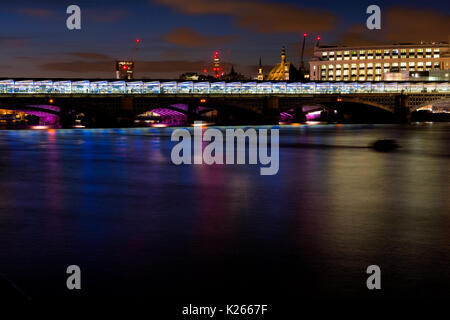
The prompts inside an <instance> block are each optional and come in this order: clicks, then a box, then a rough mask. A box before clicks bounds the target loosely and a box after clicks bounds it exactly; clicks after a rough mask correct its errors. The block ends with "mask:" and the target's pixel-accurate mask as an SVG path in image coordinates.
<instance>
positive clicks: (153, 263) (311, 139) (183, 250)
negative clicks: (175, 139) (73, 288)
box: [0, 124, 450, 297]
mask: <svg viewBox="0 0 450 320" xmlns="http://www.w3.org/2000/svg"><path fill="white" fill-rule="evenodd" d="M266 128H268V127H266ZM172 130H173V129H170V128H145V129H94V130H49V131H2V132H0V152H1V153H0V190H1V193H0V271H1V272H3V273H4V274H6V275H8V276H9V278H11V279H13V280H14V281H15V282H16V283H17V284H18V285H19V286H20V287H22V289H23V290H24V291H26V292H27V293H29V294H30V295H31V296H33V297H41V296H47V295H67V294H68V293H67V291H66V290H65V286H64V283H65V276H66V275H65V268H66V267H67V266H68V265H70V264H78V265H80V267H81V268H82V270H84V273H83V274H84V277H85V278H83V279H85V281H86V285H85V289H86V290H85V291H84V294H87V295H91V296H96V295H103V294H106V295H138V294H153V293H154V292H157V293H158V294H159V295H173V294H180V295H183V294H192V293H198V294H201V293H202V292H205V291H204V290H207V292H208V294H211V295H221V294H225V293H226V292H230V291H232V292H233V293H234V294H242V295H245V294H253V295H255V294H259V295H262V296H264V295H266V296H267V295H269V296H270V295H288V294H293V293H294V292H295V294H296V295H298V294H300V295H302V294H305V295H310V294H314V296H318V297H323V296H325V297H335V296H334V295H338V296H339V297H346V296H351V297H364V294H366V291H365V279H366V277H365V274H364V272H365V268H366V267H367V266H368V265H370V264H378V265H380V266H381V268H382V272H383V288H386V295H387V296H392V297H399V296H407V295H410V296H413V297H423V296H426V295H429V294H430V292H434V294H436V295H442V296H447V297H449V296H450V294H449V292H448V289H447V288H448V287H450V275H449V273H448V266H449V265H450V235H449V232H448V231H449V230H450V215H449V212H450V210H449V207H450V206H449V205H450V203H449V201H450V200H449V197H448V194H449V190H450V183H449V177H450V174H449V173H450V172H449V171H450V170H449V165H448V160H449V158H450V149H449V147H450V134H449V133H450V125H448V124H433V125H416V126H392V125H391V126H374V125H336V126H332V125H318V126H305V125H301V126H285V127H284V126H283V127H281V136H280V144H281V150H280V170H279V173H278V175H276V176H260V175H259V166H237V165H235V166H219V165H215V166H207V165H195V166H175V165H172V164H171V163H170V150H171V147H172V146H173V143H171V142H170V133H171V131H172ZM191 130H192V129H191ZM383 138H392V139H395V140H396V141H397V142H398V143H399V144H400V146H401V147H402V148H401V149H400V150H398V151H396V152H392V153H378V152H375V151H373V150H371V149H369V148H365V147H366V146H368V145H369V144H370V143H372V142H374V141H375V140H377V139H383ZM111 279H114V281H112V280H111ZM147 287H151V288H152V292H153V293H152V292H148V291H146V289H145V288H147ZM300 287H301V288H303V290H302V291H301V292H299V291H298V288H300Z"/></svg>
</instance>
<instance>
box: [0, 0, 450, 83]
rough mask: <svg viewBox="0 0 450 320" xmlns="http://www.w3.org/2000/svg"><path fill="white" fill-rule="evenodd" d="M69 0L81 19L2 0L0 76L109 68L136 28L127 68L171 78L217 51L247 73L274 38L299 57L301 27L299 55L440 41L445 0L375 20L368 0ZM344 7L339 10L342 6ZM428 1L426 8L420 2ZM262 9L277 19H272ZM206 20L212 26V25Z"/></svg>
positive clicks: (52, 4) (195, 68) (272, 59)
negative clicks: (329, 48)
mask: <svg viewBox="0 0 450 320" xmlns="http://www.w3.org/2000/svg"><path fill="white" fill-rule="evenodd" d="M185 3H187V2H184V1H178V0H152V1H144V0H139V1H133V2H132V3H131V4H127V6H126V7H124V6H123V4H121V2H120V1H108V2H103V1H101V2H97V3H95V4H93V3H92V2H91V1H84V0H83V1H78V3H77V5H79V6H80V7H81V10H82V29H81V30H79V31H69V30H68V29H67V28H66V26H65V20H66V18H67V17H68V15H67V14H66V13H65V11H66V8H67V6H68V5H70V4H71V3H69V2H64V1H63V2H57V1H51V0H47V1H37V2H31V1H23V2H21V3H20V5H19V4H4V5H3V12H2V13H1V14H0V17H1V21H2V22H1V24H2V29H3V30H8V31H3V32H2V34H0V44H1V46H2V48H3V50H2V53H1V55H0V57H1V59H2V61H1V62H0V66H1V70H2V71H1V73H0V77H13V76H14V77H37V76H39V77H68V78H83V77H85V78H102V77H103V78H112V77H113V76H114V61H115V60H120V59H129V57H130V56H131V54H132V49H133V45H134V41H135V39H136V38H139V39H141V40H142V43H140V47H139V49H138V51H137V53H136V56H135V60H136V71H135V77H136V78H138V79H139V78H178V76H179V75H180V74H182V73H185V72H201V71H202V70H203V69H204V68H205V66H207V65H209V64H211V62H212V58H213V55H214V52H215V51H216V50H218V51H219V52H220V57H221V61H222V62H223V64H224V67H225V71H226V72H228V71H229V70H228V69H230V68H231V64H233V65H234V66H235V69H236V70H237V71H238V72H240V73H243V74H245V75H247V76H255V75H256V73H257V68H258V61H259V56H262V62H263V65H264V69H265V72H268V71H269V70H270V68H271V67H272V66H273V65H275V64H276V63H278V62H279V55H280V49H281V46H283V45H285V46H286V49H287V59H288V60H289V61H291V62H293V63H294V65H295V66H298V65H299V63H300V45H301V40H302V39H301V38H302V36H303V33H304V32H306V33H308V41H307V45H306V54H305V60H308V59H309V57H310V56H311V54H312V48H313V46H314V43H315V37H316V36H317V35H319V34H320V36H321V38H322V41H321V43H323V44H330V45H334V44H345V45H352V44H374V43H394V42H414V41H420V40H423V41H448V35H447V34H446V33H447V32H448V31H447V30H449V29H450V19H449V15H448V12H449V10H448V4H443V3H439V2H438V1H431V2H427V3H426V4H424V3H422V2H419V1H397V2H396V4H395V5H394V6H392V5H389V3H388V2H387V1H381V2H380V3H378V4H379V5H380V7H381V9H382V29H381V30H379V31H370V30H368V29H365V19H366V18H367V16H368V15H367V14H365V10H366V8H367V6H368V5H370V3H369V2H368V3H356V1H344V2H341V3H334V2H331V1H316V2H314V3H313V4H311V3H310V4H306V3H305V4H301V3H298V2H297V1H287V0H286V1H282V2H280V1H278V2H274V1H258V2H257V1H245V2H237V1H228V2H226V3H224V2H218V1H205V0H195V1H189V5H185ZM342 7H345V10H344V11H343V10H342ZM429 8H433V9H429ZM269 19H274V20H275V19H277V20H281V21H282V23H278V24H271V23H268V21H267V20H269ZM211 26H212V27H211Z"/></svg>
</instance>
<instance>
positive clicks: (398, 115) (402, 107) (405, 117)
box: [394, 93, 411, 123]
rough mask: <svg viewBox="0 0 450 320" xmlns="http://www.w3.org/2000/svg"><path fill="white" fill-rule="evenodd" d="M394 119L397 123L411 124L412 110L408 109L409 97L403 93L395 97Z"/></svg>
mask: <svg viewBox="0 0 450 320" xmlns="http://www.w3.org/2000/svg"><path fill="white" fill-rule="evenodd" d="M394 118H395V122H397V123H410V122H411V110H410V109H409V107H408V96H407V95H405V94H403V93H402V94H400V95H398V96H396V97H395V106H394Z"/></svg>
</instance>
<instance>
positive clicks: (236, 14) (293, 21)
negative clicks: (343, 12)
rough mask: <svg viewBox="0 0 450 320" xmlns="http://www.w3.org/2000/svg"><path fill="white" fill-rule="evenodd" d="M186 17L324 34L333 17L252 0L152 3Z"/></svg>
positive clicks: (157, 0) (166, 0)
mask: <svg viewBox="0 0 450 320" xmlns="http://www.w3.org/2000/svg"><path fill="white" fill-rule="evenodd" d="M153 2H154V3H157V4H159V5H164V6H168V7H170V8H172V9H173V10H176V11H177V12H181V13H184V14H189V15H214V14H219V15H226V16H229V17H231V18H232V19H233V21H234V23H235V24H236V25H237V26H239V27H242V28H246V29H249V30H253V31H257V32H260V33H285V32H305V31H306V32H308V31H316V32H324V31H329V30H331V29H333V28H334V27H335V25H336V23H337V21H338V17H337V15H336V14H334V13H331V12H329V11H326V10H320V9H308V8H302V7H299V6H297V5H292V4H287V3H270V2H256V1H254V0H243V1H238V0H227V1H223V0H189V1H187V0H153Z"/></svg>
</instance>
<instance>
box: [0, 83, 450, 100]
mask: <svg viewBox="0 0 450 320" xmlns="http://www.w3.org/2000/svg"><path fill="white" fill-rule="evenodd" d="M401 92H404V93H450V82H364V83H358V82H350V83H347V82H346V83H344V82H336V83H334V82H307V83H285V82H191V81H186V82H176V81H169V82H160V81H150V82H145V81H106V80H104V81H89V80H83V81H70V80H65V81H53V80H42V81H34V80H20V81H15V80H0V95H2V96H3V95H8V94H45V95H49V94H58V95H59V94H89V95H92V94H95V95H120V94H122V95H124V94H125V95H171V94H174V95H175V94H176V95H183V94H185V95H190V96H191V97H192V95H208V94H217V95H304V94H313V95H314V94H320V95H322V94H364V93H371V94H372V93H383V94H386V93H401Z"/></svg>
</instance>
